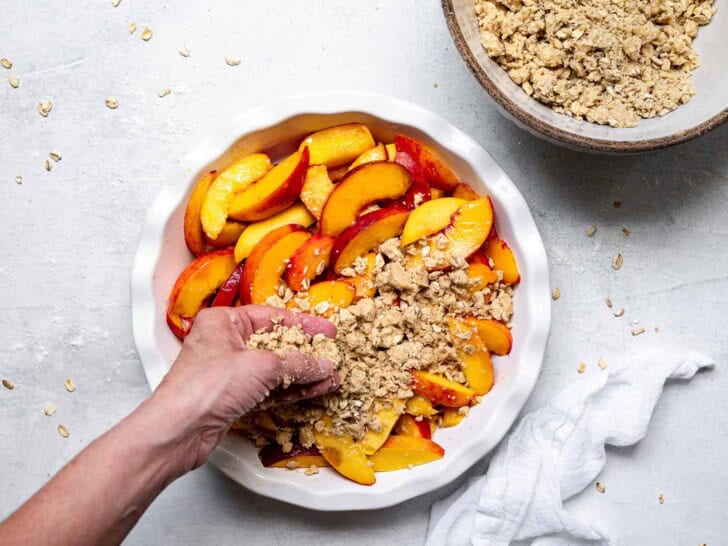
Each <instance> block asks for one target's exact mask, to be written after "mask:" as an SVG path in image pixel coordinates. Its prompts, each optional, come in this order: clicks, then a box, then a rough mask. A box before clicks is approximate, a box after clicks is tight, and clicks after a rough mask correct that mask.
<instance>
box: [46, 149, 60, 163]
mask: <svg viewBox="0 0 728 546" xmlns="http://www.w3.org/2000/svg"><path fill="white" fill-rule="evenodd" d="M48 157H50V158H51V159H52V160H53V161H55V162H56V163H58V162H59V161H60V160H61V159H63V156H62V155H61V154H59V153H58V152H51V153H49V154H48Z"/></svg>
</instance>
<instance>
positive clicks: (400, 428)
mask: <svg viewBox="0 0 728 546" xmlns="http://www.w3.org/2000/svg"><path fill="white" fill-rule="evenodd" d="M394 433H395V434H399V435H400V436H416V437H418V438H427V439H428V440H429V439H430V438H432V429H430V420H429V419H420V420H419V421H418V420H417V419H415V418H414V417H412V416H411V415H410V414H408V413H405V414H403V415H402V416H400V418H399V421H397V424H396V425H395V426H394Z"/></svg>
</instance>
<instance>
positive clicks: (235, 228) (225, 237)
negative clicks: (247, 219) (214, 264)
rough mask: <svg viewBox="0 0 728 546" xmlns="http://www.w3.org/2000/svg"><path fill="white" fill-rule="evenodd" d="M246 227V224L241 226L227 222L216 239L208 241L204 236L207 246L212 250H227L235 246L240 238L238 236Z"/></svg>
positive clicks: (233, 221)
mask: <svg viewBox="0 0 728 546" xmlns="http://www.w3.org/2000/svg"><path fill="white" fill-rule="evenodd" d="M246 225H247V224H243V223H242V222H237V221H235V220H228V221H227V222H225V226H224V227H223V228H222V231H221V232H220V234H219V235H218V236H217V239H210V238H209V237H207V235H205V239H206V240H207V244H209V245H210V246H211V247H213V248H227V247H229V246H235V243H236V242H237V241H238V239H239V238H240V234H241V233H243V230H244V229H245V226H246Z"/></svg>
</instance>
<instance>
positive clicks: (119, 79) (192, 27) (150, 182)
mask: <svg viewBox="0 0 728 546" xmlns="http://www.w3.org/2000/svg"><path fill="white" fill-rule="evenodd" d="M202 4H203V3H187V2H182V1H181V0H174V1H169V2H166V3H158V2H157V3H151V2H149V3H142V2H135V1H132V0H122V2H121V5H120V6H119V7H118V8H113V7H112V6H111V2H110V0H104V1H101V2H92V1H91V0H76V1H75V2H72V3H68V2H67V3H58V2H50V1H42V2H41V1H38V2H32V3H31V2H21V1H19V0H17V1H14V2H10V3H6V5H5V6H4V7H3V22H2V27H1V28H0V57H8V58H10V59H12V61H13V62H14V66H13V68H12V70H9V71H8V70H5V69H2V68H0V76H2V78H0V120H2V126H3V138H2V139H0V157H2V162H1V163H0V202H1V203H2V205H3V211H2V213H1V214H0V218H1V219H2V222H1V226H2V230H3V233H2V235H1V236H0V311H1V313H0V376H2V377H4V378H5V377H7V378H9V379H11V380H12V381H13V382H14V383H15V385H16V387H15V389H14V390H12V391H9V390H6V389H2V388H0V436H1V437H2V438H3V441H2V442H0V462H2V464H1V465H0V483H2V484H3V486H2V491H3V494H2V496H0V518H3V517H5V516H7V515H8V514H9V513H10V512H11V511H12V510H14V509H15V508H16V507H17V506H18V505H19V504H20V503H21V502H22V501H23V500H25V499H26V498H28V496H29V495H31V494H32V493H33V492H34V491H35V490H36V489H37V488H38V487H39V486H41V485H42V484H43V483H44V482H45V481H46V480H47V479H48V478H49V476H51V475H52V474H53V473H54V472H56V471H57V470H58V469H59V468H60V467H61V466H62V465H63V464H64V463H65V462H66V461H68V460H69V459H70V458H71V457H72V456H73V455H74V454H75V453H77V452H78V451H79V450H80V449H82V448H83V447H84V446H85V445H87V444H88V443H89V442H90V441H91V440H92V439H93V438H94V437H96V436H97V435H99V434H100V433H102V432H103V431H104V430H106V429H107V428H108V427H110V426H111V425H112V424H114V423H115V422H116V421H118V420H119V419H120V418H121V417H123V416H124V415H125V414H127V413H128V412H129V411H131V410H132V409H133V408H134V407H135V406H136V405H137V404H138V403H139V402H140V401H141V400H143V399H144V398H145V397H146V396H147V395H148V394H149V389H148V386H147V383H146V381H145V378H144V374H143V372H142V367H141V364H140V362H139V360H138V358H137V356H136V353H135V350H134V345H133V341H132V337H131V320H130V305H129V274H130V268H131V264H132V260H133V257H134V253H135V250H136V244H137V239H138V236H139V233H140V230H141V226H142V223H143V220H144V217H145V214H146V211H147V208H148V206H149V204H150V202H151V200H152V199H153V198H154V196H155V195H156V194H157V192H158V191H159V190H160V188H161V187H162V185H163V184H164V183H167V182H170V183H174V182H175V181H174V180H165V171H166V170H167V167H168V165H169V164H170V162H171V161H174V160H175V158H177V157H180V156H181V155H182V154H183V153H184V152H185V151H186V150H188V149H189V148H190V147H191V146H192V145H194V143H195V142H196V141H197V139H198V138H199V135H200V134H201V133H203V132H204V131H205V130H206V128H208V127H211V126H214V125H215V124H217V123H224V122H225V120H226V118H227V117H228V116H229V115H230V112H238V111H240V110H241V109H245V108H248V107H249V106H251V105H255V104H258V103H260V102H262V101H265V100H267V99H269V98H272V97H279V96H285V95H290V94H293V93H303V92H313V91H319V90H326V89H361V90H366V91H372V92H377V93H383V94H389V95H394V96H398V97H401V98H404V99H406V100H410V101H412V102H415V103H418V104H420V105H422V106H424V107H426V108H429V109H431V110H433V111H435V112H437V113H438V114H440V115H442V116H443V117H445V118H446V119H448V120H449V121H450V122H452V123H453V124H455V125H456V126H458V127H460V128H461V129H463V130H464V131H465V132H467V133H469V134H470V135H472V136H473V137H474V138H475V139H476V140H477V141H479V142H480V143H481V144H482V145H483V146H484V147H485V148H486V149H487V150H488V151H489V152H490V153H491V154H492V155H493V156H494V157H495V159H496V160H497V161H498V162H499V163H500V164H501V165H502V166H503V168H504V169H505V170H506V172H508V173H509V174H510V176H511V177H512V178H513V180H514V181H515V183H516V185H517V186H518V187H519V188H520V189H521V191H522V192H523V194H524V196H525V198H526V200H527V201H528V203H529V205H530V206H531V209H532V211H533V214H534V216H535V218H536V222H537V224H538V227H539V229H540V230H541V233H542V236H543V238H544V242H545V244H546V247H547V249H548V251H549V258H550V262H551V275H552V284H553V286H554V287H557V286H558V287H559V288H560V290H561V298H560V299H559V300H558V301H555V302H554V304H553V311H554V317H553V328H552V333H551V338H550V342H549V347H548V351H547V357H546V360H545V362H544V365H543V370H542V373H541V377H540V379H539V382H538V384H537V386H536V389H535V391H534V394H533V396H532V397H531V399H530V401H529V402H528V404H527V406H526V408H525V410H524V411H529V410H532V409H535V408H538V407H539V406H541V405H542V404H543V403H544V402H546V401H547V400H548V399H549V398H550V397H551V396H552V395H553V394H554V393H556V392H557V391H558V390H560V389H561V388H562V387H563V386H564V385H565V384H567V382H568V381H570V380H571V379H573V377H574V376H575V374H576V373H577V372H576V367H577V365H578V363H579V362H581V361H584V362H587V363H588V364H589V366H590V369H589V370H588V371H587V373H589V371H593V369H594V368H596V359H597V357H598V356H600V355H604V356H607V357H608V356H609V355H611V354H614V353H615V352H618V351H620V350H622V349H629V348H632V347H635V346H638V345H640V344H649V343H657V344H665V345H668V346H674V347H690V348H698V349H702V350H705V351H706V352H708V353H710V354H711V355H713V356H714V357H715V358H716V360H717V362H718V364H719V365H718V367H717V368H716V369H715V370H713V371H710V372H707V373H701V374H699V375H698V376H697V377H696V378H695V379H693V380H692V381H691V382H690V383H689V384H687V385H685V386H678V385H669V386H668V387H667V388H666V391H665V395H664V397H663V399H662V400H661V402H660V404H659V405H658V407H657V411H656V413H655V416H654V420H653V423H652V426H651V427H650V431H649V435H648V437H647V438H646V439H645V440H644V441H643V442H641V443H640V444H638V445H636V446H634V447H632V448H627V449H610V450H609V451H608V462H607V466H606V469H605V470H604V472H603V474H602V475H601V476H600V481H601V482H602V483H604V484H605V486H606V488H607V489H606V492H605V493H604V494H599V493H598V492H596V491H595V490H594V489H593V488H589V489H587V490H586V491H584V492H583V493H582V494H581V495H579V496H578V497H577V498H575V499H574V500H573V501H571V502H570V503H569V506H570V508H571V509H572V510H573V511H574V512H575V513H576V514H579V515H581V516H583V517H586V518H588V519H589V520H591V521H593V522H594V524H595V525H598V526H599V528H600V529H603V530H605V531H608V532H609V533H610V534H611V536H612V537H613V539H614V543H615V544H696V545H697V544H699V543H707V544H721V543H724V542H725V537H726V536H728V520H727V519H726V518H725V507H726V505H727V504H728V466H726V464H725V460H724V459H725V456H726V454H727V453H728V412H726V411H725V396H726V395H725V393H726V391H728V378H726V374H725V373H724V371H723V369H722V367H721V366H720V364H721V363H723V362H725V361H726V359H727V357H728V343H727V342H728V333H726V324H727V323H728V321H727V320H726V318H725V310H726V304H728V275H727V274H726V271H727V270H728V250H727V247H728V227H726V210H728V154H727V153H726V151H727V145H728V127H723V128H721V129H718V130H716V131H714V132H713V133H712V134H709V135H706V136H704V137H703V138H701V139H699V140H697V141H693V142H691V143H688V144H686V145H683V146H680V147H677V148H673V149H669V150H666V151H663V152H659V153H655V154H650V155H643V156H640V157H605V156H592V155H585V154H581V153H577V152H573V151H569V150H566V149H562V148H558V147H555V146H552V145H550V144H547V143H544V142H542V141H540V140H538V139H536V138H534V137H532V136H530V135H529V134H527V133H525V132H523V131H521V130H519V129H518V128H516V127H515V126H514V125H513V124H512V123H511V122H509V121H507V120H505V119H504V118H502V117H501V116H500V115H499V114H498V112H497V111H496V110H495V108H494V107H493V106H492V104H491V103H490V102H489V100H488V98H487V97H486V95H485V93H484V91H483V90H482V89H481V88H480V86H479V85H478V83H477V82H476V81H475V80H474V78H473V77H472V76H471V74H470V73H469V71H468V70H467V69H466V68H465V66H464V65H463V63H462V61H461V59H460V56H459V55H458V53H457V51H456V50H455V48H454V46H453V44H452V41H451V39H450V35H449V34H448V31H447V29H446V26H445V23H444V20H443V16H442V13H441V9H440V6H439V2H437V1H435V0H432V1H429V2H418V1H416V0H406V1H405V0H400V1H399V2H388V1H386V0H373V1H370V2H366V3H365V2H356V3H355V2H346V3H344V2H341V3H339V2H326V1H324V0H316V1H311V2H306V3H293V2H285V1H270V0H269V1H266V2H236V1H233V0H225V1H218V2H214V3H213V2H209V3H204V4H206V5H207V6H208V7H203V5H202ZM132 21H135V22H136V23H137V25H138V29H137V31H136V33H135V34H132V35H130V34H129V32H128V27H129V24H130V23H131V22H132ZM145 25H146V26H149V27H150V28H151V29H153V37H152V39H151V40H149V41H148V42H145V41H143V40H142V39H141V38H140V33H141V30H142V28H143V27H144V26H145ZM183 44H186V45H187V47H188V48H189V51H190V56H189V57H188V58H183V57H182V56H180V55H179V54H178V50H179V49H180V48H181V47H182V46H183ZM225 56H230V57H234V58H239V59H241V61H242V62H241V64H240V65H239V66H234V67H231V66H228V65H226V63H225V61H224V58H225ZM11 73H13V74H17V75H18V76H19V77H20V80H21V85H20V87H19V88H18V89H12V88H11V87H10V86H9V85H7V82H6V79H7V77H8V76H9V75H10V74H11ZM163 88H170V89H171V90H172V93H171V94H170V95H168V96H166V97H164V98H160V97H158V95H157V93H158V92H159V91H160V90H161V89H163ZM108 97H115V98H116V99H118V101H119V107H118V109H116V110H110V109H108V108H106V106H105V105H104V101H105V99H106V98H108ZM45 99H48V100H51V101H52V102H53V110H52V111H51V113H50V115H49V116H48V117H47V118H43V117H41V116H40V115H39V114H38V111H37V109H36V104H37V102H38V101H39V100H45ZM51 151H57V152H60V153H61V154H62V155H63V159H62V161H60V162H59V163H54V164H53V170H52V171H51V172H46V171H45V170H44V167H43V163H44V160H45V159H46V158H47V154H48V153H49V152H51ZM16 176H22V179H23V183H22V185H18V184H16V183H15V178H16ZM615 201H620V202H621V207H620V208H615V207H614V205H613V203H614V202H615ZM592 224H596V225H597V226H598V229H597V232H596V234H595V235H594V237H592V238H589V237H587V236H586V234H585V231H586V229H587V228H588V227H589V226H590V225H592ZM623 226H625V227H627V228H628V229H629V232H630V234H629V236H625V234H624V233H623V231H622V228H623ZM618 252H619V253H622V254H623V256H624V267H623V268H622V269H621V270H620V271H614V270H613V269H612V266H611V263H612V258H613V256H614V255H615V254H616V253H618ZM607 296H609V297H610V298H611V299H612V301H613V302H614V305H615V307H623V308H625V309H626V313H625V315H624V316H623V317H621V318H615V317H614V316H612V313H611V311H610V310H609V309H608V308H607V306H606V305H605V303H604V300H605V298H606V297H607ZM635 320H639V324H640V325H642V326H644V327H645V328H646V329H647V332H646V333H645V334H643V335H641V336H638V337H633V336H632V335H631V334H630V329H631V328H632V323H633V321H635ZM655 327H658V328H659V333H656V332H655V330H654V328H655ZM66 378H72V379H73V381H74V382H75V383H76V384H77V386H78V388H77V390H76V392H74V393H72V394H69V393H68V392H66V390H65V388H64V381H65V379H66ZM49 402H53V403H55V404H57V406H58V411H57V412H56V414H55V415H53V416H52V417H46V416H45V415H44V414H43V407H44V406H45V405H46V404H48V403H49ZM59 423H63V424H65V425H66V426H67V427H68V429H69V430H70V433H71V435H70V437H69V438H68V439H64V438H62V437H61V436H59V435H58V433H57V432H56V426H57V425H58V424H59ZM483 466H484V464H481V465H479V466H478V467H476V468H475V469H473V470H472V471H471V474H472V473H474V472H479V471H482V470H483ZM464 479H465V477H463V478H461V479H460V480H458V481H457V482H456V483H455V484H452V485H451V486H449V487H447V488H445V489H443V490H441V491H438V492H436V493H433V494H430V495H427V496H425V497H421V498H418V499H415V500H412V501H410V502H407V503H404V504H402V505H400V506H397V507H394V508H390V509H386V510H382V511H378V512H371V513H353V512H352V513H345V514H320V513H315V512H310V511H307V510H304V509H299V508H294V507H291V506H288V505H284V504H281V503H278V502H275V501H271V500H268V499H265V498H263V497H259V496H257V495H254V494H252V493H249V492H247V491H246V490H244V489H243V488H241V487H239V486H238V485H236V484H235V483H233V482H231V481H229V480H228V479H226V478H225V477H224V476H222V475H221V474H220V473H219V472H217V471H216V470H215V469H213V468H208V467H205V468H202V469H200V470H198V471H196V472H194V473H192V474H191V475H189V476H186V477H185V478H183V479H181V480H179V481H178V482H176V483H175V484H173V485H172V486H171V487H169V489H168V490H166V491H165V492H164V493H163V494H162V495H161V496H160V497H159V498H158V499H157V501H156V502H155V503H154V504H153V506H152V507H151V508H150V509H149V511H148V512H147V514H146V515H145V516H144V517H143V518H142V520H141V522H140V523H139V525H138V526H137V528H136V529H135V530H134V531H133V532H132V534H131V535H130V537H129V539H128V544H208V543H210V544H218V545H224V544H239V543H243V542H244V543H250V544H283V543H303V542H308V543H323V542H324V541H326V542H327V543H331V544H342V543H346V544H349V545H351V546H354V545H356V544H366V545H369V544H393V543H395V542H396V543H397V544H401V545H402V546H404V545H407V544H420V543H422V541H423V538H424V535H425V531H426V527H427V521H428V516H429V507H430V505H431V504H432V502H433V501H435V500H437V499H439V498H442V497H443V496H445V495H446V494H447V493H448V492H450V491H452V490H453V489H454V488H455V487H457V486H458V485H459V484H460V483H462V481H463V480H464ZM661 492H662V493H664V498H665V500H664V504H660V503H658V500H657V499H658V494H659V493H661Z"/></svg>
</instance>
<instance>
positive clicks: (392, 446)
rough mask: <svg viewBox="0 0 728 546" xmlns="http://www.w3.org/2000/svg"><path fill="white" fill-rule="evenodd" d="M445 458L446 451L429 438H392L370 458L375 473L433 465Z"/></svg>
mask: <svg viewBox="0 0 728 546" xmlns="http://www.w3.org/2000/svg"><path fill="white" fill-rule="evenodd" d="M444 456H445V450H444V449H442V447H440V446H439V445H438V444H436V443H435V442H433V441H432V440H428V439H427V438H417V437H415V436H390V437H389V439H388V440H387V441H386V442H384V445H383V446H382V447H381V449H380V450H379V451H377V452H376V453H375V454H374V455H372V456H371V457H370V460H371V461H372V463H373V468H374V471H375V472H391V471H393V470H402V469H405V468H411V467H413V466H417V465H421V464H426V463H431V462H432V461H436V460H438V459H442V458H443V457H444Z"/></svg>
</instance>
